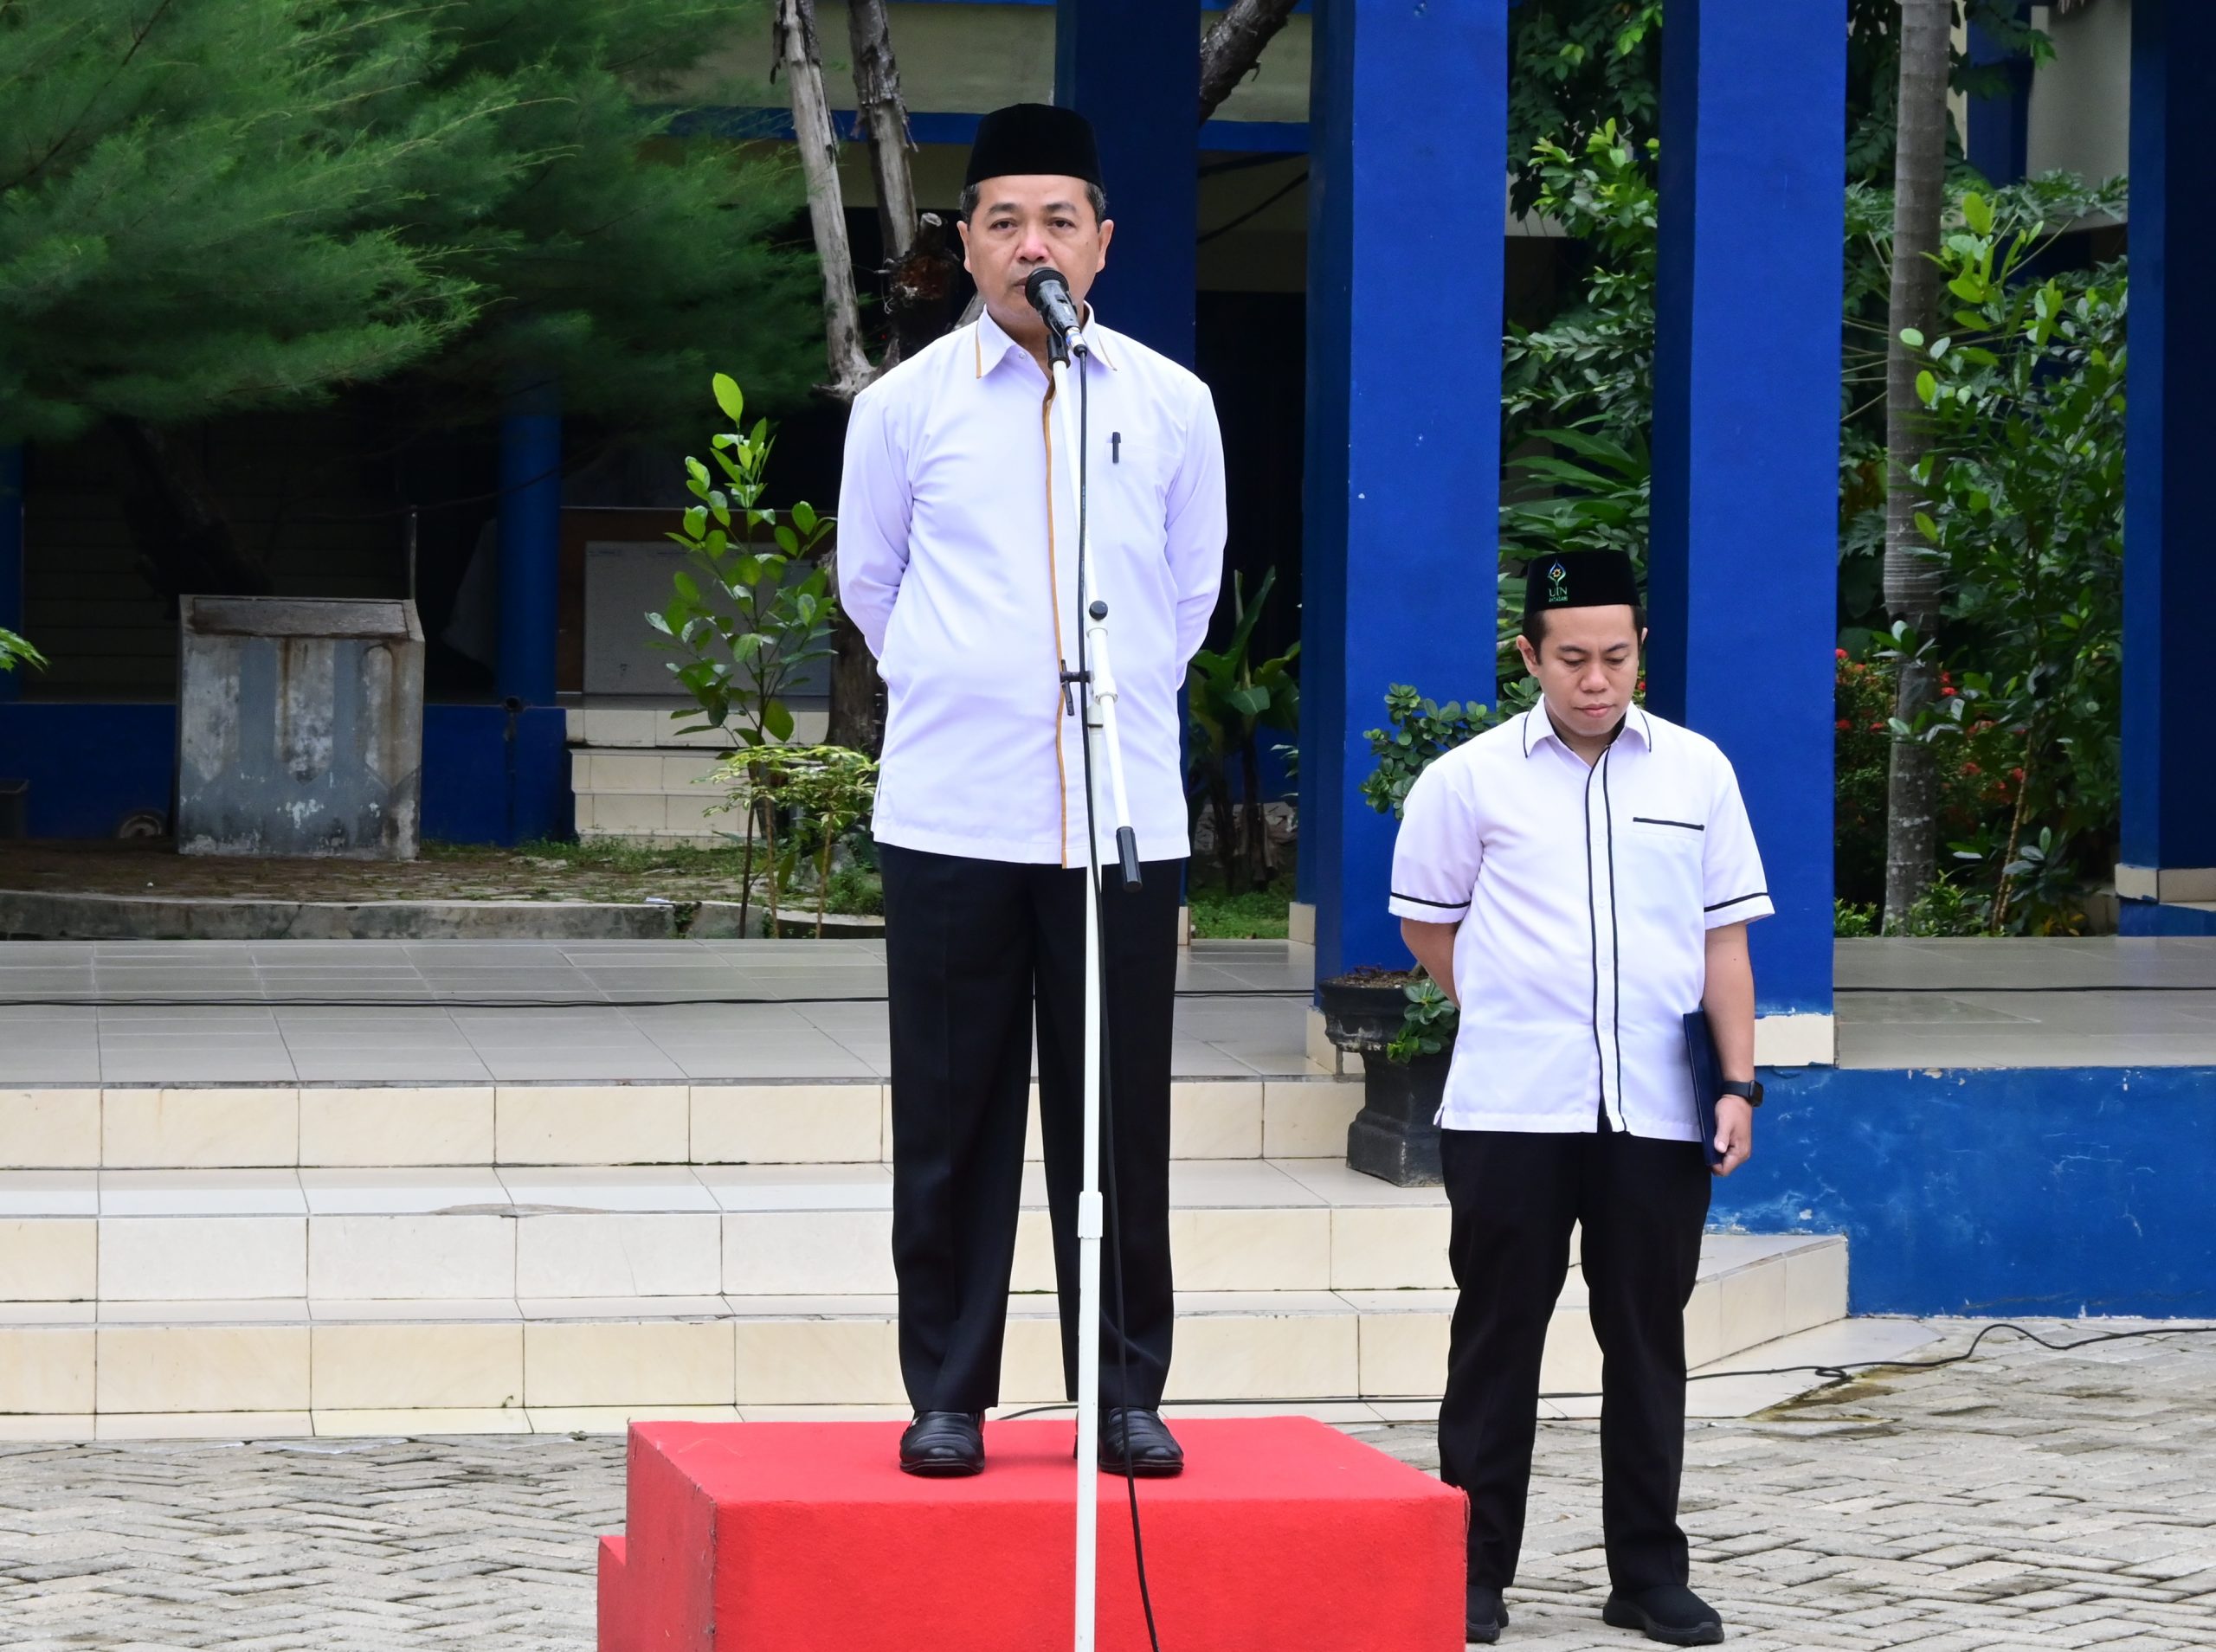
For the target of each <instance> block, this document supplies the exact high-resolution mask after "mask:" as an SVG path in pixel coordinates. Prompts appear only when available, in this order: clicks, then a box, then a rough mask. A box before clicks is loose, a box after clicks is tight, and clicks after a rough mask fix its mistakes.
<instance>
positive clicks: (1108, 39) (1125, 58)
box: [1054, 0, 1201, 367]
mask: <svg viewBox="0 0 2216 1652" xmlns="http://www.w3.org/2000/svg"><path fill="white" fill-rule="evenodd" d="M1199 30H1200V17H1199V14H1198V13H1196V12H1195V10H1194V9H1193V6H1192V4H1191V0H1182V3H1180V0H1056V5H1055V11H1054V101H1055V102H1057V103H1059V104H1061V105H1062V106H1065V107H1066V108H1071V109H1075V110H1077V111H1078V112H1079V113H1080V114H1082V115H1084V116H1085V118H1086V119H1089V120H1091V121H1092V125H1093V128H1094V130H1095V131H1096V132H1098V134H1099V138H1100V170H1101V175H1102V177H1104V178H1105V181H1106V185H1107V190H1108V215H1109V217H1110V218H1111V219H1112V220H1114V221H1115V225H1116V239H1115V241H1114V243H1113V244H1112V245H1111V247H1109V250H1108V267H1107V268H1106V269H1105V270H1104V271H1102V272H1101V276H1100V282H1099V285H1098V287H1097V288H1095V290H1094V293H1093V296H1094V298H1095V299H1097V300H1098V303H1099V305H1100V314H1101V318H1102V320H1104V321H1105V322H1106V323H1107V325H1110V326H1111V327H1113V328H1115V329H1116V330H1117V331H1119V332H1127V333H1129V334H1131V337H1134V338H1136V339H1137V340H1138V341H1139V342H1140V343H1141V344H1146V345H1149V346H1150V347H1151V348H1153V349H1155V350H1160V351H1161V352H1162V353H1163V355H1165V356H1167V357H1169V358H1170V359H1171V360H1173V361H1178V362H1182V363H1185V364H1186V365H1187V366H1188V367H1189V366H1191V365H1192V363H1193V291H1194V282H1195V269H1196V267H1197V261H1196V260H1197V258H1198V247H1197V243H1196V236H1197V235H1198V230H1197V228H1196V227H1195V226H1196V224H1197V222H1198V220H1199V217H1200V173H1199V166H1200V159H1199V142H1200V124H1199V117H1200V107H1201V60H1200V50H1199V48H1200V33H1199Z"/></svg>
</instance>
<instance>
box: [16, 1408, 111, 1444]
mask: <svg viewBox="0 0 2216 1652" xmlns="http://www.w3.org/2000/svg"><path fill="white" fill-rule="evenodd" d="M96 1437H97V1436H96V1434H95V1432H94V1429H93V1414H92V1413H91V1412H90V1411H81V1412H74V1413H71V1414H68V1415H65V1416H60V1417H42V1416H31V1415H27V1416H22V1417H0V1440H11V1441H12V1440H23V1441H35V1442H39V1443H52V1444H57V1445H62V1444H75V1443H78V1442H80V1441H83V1440H90V1439H93V1438H96Z"/></svg>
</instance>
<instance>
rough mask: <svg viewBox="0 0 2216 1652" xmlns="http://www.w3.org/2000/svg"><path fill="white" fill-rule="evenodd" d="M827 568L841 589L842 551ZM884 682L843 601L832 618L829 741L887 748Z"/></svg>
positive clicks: (870, 749)
mask: <svg viewBox="0 0 2216 1652" xmlns="http://www.w3.org/2000/svg"><path fill="white" fill-rule="evenodd" d="M823 569H824V572H825V574H826V575H828V576H829V578H830V581H831V588H832V589H833V590H834V591H835V590H837V589H838V588H839V554H838V552H837V551H836V550H834V551H833V552H832V553H831V554H830V555H829V556H826V557H825V558H824V559H823ZM882 687H883V685H882V683H881V681H880V679H879V677H878V674H877V659H876V657H875V656H874V655H873V654H872V653H871V652H870V651H869V644H868V642H867V641H866V640H864V638H863V636H862V633H861V627H859V626H857V625H856V624H855V623H854V621H853V620H851V619H849V618H848V617H847V609H846V605H845V604H843V603H841V605H840V607H839V608H838V610H837V612H836V613H834V614H833V615H832V617H831V717H830V722H829V724H828V727H826V729H825V730H824V731H823V738H824V741H825V742H826V743H827V744H829V745H834V746H844V747H846V748H847V750H849V751H860V752H866V753H867V754H868V755H871V756H872V757H874V756H876V755H879V753H880V752H882V751H883V750H884V749H885V704H884V695H883V693H882Z"/></svg>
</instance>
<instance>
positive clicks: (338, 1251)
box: [308, 1216, 516, 1302]
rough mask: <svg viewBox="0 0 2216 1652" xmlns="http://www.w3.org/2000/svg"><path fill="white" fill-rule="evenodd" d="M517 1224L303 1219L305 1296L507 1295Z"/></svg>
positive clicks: (459, 1219) (512, 1280)
mask: <svg viewBox="0 0 2216 1652" xmlns="http://www.w3.org/2000/svg"><path fill="white" fill-rule="evenodd" d="M515 1289H516V1223H515V1221H514V1219H513V1218H510V1217H505V1216H315V1217H311V1218H308V1295H311V1296H314V1297H319V1298H322V1297H331V1298H337V1299H340V1300H344V1301H350V1302H351V1301H358V1300H361V1299H363V1298H375V1297H379V1296H469V1297H480V1298H482V1297H501V1296H509V1297H512V1296H513V1295H514V1294H515Z"/></svg>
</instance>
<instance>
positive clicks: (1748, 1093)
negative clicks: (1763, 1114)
mask: <svg viewBox="0 0 2216 1652" xmlns="http://www.w3.org/2000/svg"><path fill="white" fill-rule="evenodd" d="M1723 1093H1724V1094H1725V1095H1726V1096H1737V1097H1738V1098H1739V1099H1740V1100H1741V1101H1743V1102H1746V1104H1747V1105H1748V1106H1749V1107H1760V1106H1761V1105H1762V1080H1761V1079H1759V1078H1754V1079H1749V1080H1748V1081H1747V1082H1746V1083H1740V1082H1739V1081H1738V1080H1736V1079H1733V1078H1727V1079H1725V1080H1724V1081H1723Z"/></svg>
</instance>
